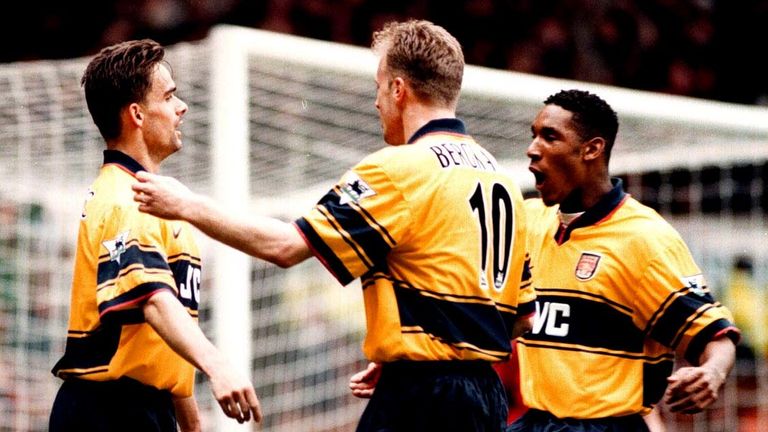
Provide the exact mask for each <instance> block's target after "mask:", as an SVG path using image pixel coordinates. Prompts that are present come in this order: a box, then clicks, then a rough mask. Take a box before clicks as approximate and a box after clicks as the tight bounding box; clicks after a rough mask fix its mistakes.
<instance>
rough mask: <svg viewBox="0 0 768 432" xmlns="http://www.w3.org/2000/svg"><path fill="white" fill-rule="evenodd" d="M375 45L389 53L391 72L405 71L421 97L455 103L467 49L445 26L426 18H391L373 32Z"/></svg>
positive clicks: (443, 102) (373, 46) (403, 75)
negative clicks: (464, 48) (464, 49)
mask: <svg viewBox="0 0 768 432" xmlns="http://www.w3.org/2000/svg"><path fill="white" fill-rule="evenodd" d="M371 48H372V49H373V51H374V52H375V53H376V54H378V55H380V56H386V64H387V68H388V70H389V72H390V73H391V74H393V75H402V77H403V78H405V79H406V80H407V81H408V82H409V84H410V85H411V87H412V88H413V89H414V91H415V92H416V95H417V96H418V97H419V98H420V99H424V100H428V101H432V102H438V103H441V104H443V105H445V106H452V105H455V103H456V101H457V100H458V98H459V91H460V90H461V80H462V78H463V76H464V53H463V52H462V50H461V45H460V44H459V42H458V41H457V40H456V38H455V37H453V36H452V35H451V34H450V33H448V31H446V30H445V29H444V28H443V27H440V26H438V25H436V24H433V23H431V22H429V21H425V20H409V21H406V22H390V23H387V24H386V25H385V26H384V28H382V29H381V30H379V31H377V32H375V33H374V34H373V43H372V44H371Z"/></svg>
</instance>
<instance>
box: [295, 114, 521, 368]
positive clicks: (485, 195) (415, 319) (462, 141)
mask: <svg viewBox="0 0 768 432" xmlns="http://www.w3.org/2000/svg"><path fill="white" fill-rule="evenodd" d="M522 202H523V200H522V195H521V193H520V190H519V188H518V186H517V184H516V183H515V182H514V181H513V180H512V178H511V177H510V176H509V175H508V174H506V173H505V172H504V170H503V169H502V168H501V167H500V166H499V164H498V162H497V161H496V159H495V158H494V157H493V156H492V155H491V154H490V153H488V152H487V151H486V150H485V149H484V148H482V147H481V146H480V145H478V144H477V143H476V142H475V141H474V140H473V139H472V138H471V137H470V136H468V135H467V134H466V133H465V131H464V125H463V123H462V122H461V121H460V120H458V119H442V120H435V121H432V122H430V123H428V124H427V125H425V126H424V127H423V128H422V129H420V130H419V131H417V133H416V134H414V136H413V137H412V138H411V140H410V141H409V144H407V145H402V146H392V147H387V148H384V149H382V150H380V151H378V152H376V153H374V154H372V155H370V156H368V157H366V158H365V159H363V160H362V161H361V162H360V163H358V164H357V165H356V166H355V167H353V168H352V169H351V170H350V171H348V172H347V173H346V174H345V175H344V176H343V177H342V179H341V180H340V182H339V183H338V184H337V185H336V186H335V187H334V188H333V189H332V190H330V191H329V192H328V193H327V194H326V195H325V196H324V197H323V198H322V199H321V200H320V201H319V202H318V204H317V205H316V206H315V207H314V208H313V209H312V210H311V211H310V212H309V213H308V214H306V215H305V216H304V217H303V218H300V219H298V220H297V221H296V225H297V227H298V228H299V230H300V232H301V233H302V235H303V236H304V237H305V239H306V240H307V242H308V244H309V245H310V247H311V248H312V249H313V251H314V253H315V255H316V256H317V257H318V258H319V259H320V261H322V262H323V263H324V264H325V266H326V267H327V268H328V269H329V270H330V271H331V272H332V273H333V274H334V275H335V277H336V278H337V279H338V280H339V281H340V282H341V283H342V284H344V285H346V284H348V283H349V282H351V281H352V280H354V279H356V278H358V277H360V278H361V282H362V287H363V297H364V301H365V310H366V322H367V335H366V338H365V341H364V345H363V351H364V353H365V355H366V357H367V358H369V359H370V360H372V361H379V362H389V361H395V360H403V359H408V360H488V361H498V360H503V359H506V358H507V357H508V355H509V352H510V350H511V347H510V336H509V332H510V331H511V325H512V323H513V322H514V320H515V319H516V317H517V316H518V315H521V314H522V315H529V314H531V313H532V312H533V296H534V292H533V289H531V288H530V274H529V271H528V265H527V260H528V257H527V254H526V237H525V236H526V218H525V213H524V212H523V207H522Z"/></svg>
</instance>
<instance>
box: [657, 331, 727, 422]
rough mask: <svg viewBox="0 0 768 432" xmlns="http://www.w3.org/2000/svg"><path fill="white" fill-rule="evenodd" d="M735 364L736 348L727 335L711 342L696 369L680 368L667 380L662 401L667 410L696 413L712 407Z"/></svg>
mask: <svg viewBox="0 0 768 432" xmlns="http://www.w3.org/2000/svg"><path fill="white" fill-rule="evenodd" d="M735 361H736V347H735V345H734V344H733V342H732V341H731V339H729V338H728V337H727V336H720V337H718V338H716V339H714V340H712V341H710V342H709V343H708V344H707V345H706V347H705V348H704V351H703V352H702V353H701V356H700V357H699V366H691V367H682V368H680V369H678V370H676V371H675V373H673V374H672V375H671V376H670V377H669V378H667V382H668V385H667V391H666V392H665V394H664V399H665V401H666V403H667V406H669V409H670V411H673V412H678V411H679V412H682V413H685V414H695V413H698V412H701V411H702V410H703V409H705V408H707V407H708V406H710V405H712V404H713V403H714V402H715V401H716V400H717V397H718V394H719V392H720V388H721V387H722V386H723V384H724V383H725V379H726V377H727V376H728V374H729V373H730V371H731V369H732V368H733V364H734V362H735Z"/></svg>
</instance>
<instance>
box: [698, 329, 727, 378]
mask: <svg viewBox="0 0 768 432" xmlns="http://www.w3.org/2000/svg"><path fill="white" fill-rule="evenodd" d="M735 362H736V347H735V345H734V344H733V341H731V339H729V338H728V337H727V336H721V337H718V338H717V339H714V340H712V341H710V342H709V343H708V344H707V345H706V346H705V347H704V351H702V353H701V355H700V356H699V366H701V367H704V368H707V369H710V370H712V371H714V372H715V375H716V376H717V377H718V378H719V379H720V383H719V384H720V385H722V383H723V382H724V381H725V378H726V377H727V376H728V374H729V373H730V372H731V369H733V365H734V363H735Z"/></svg>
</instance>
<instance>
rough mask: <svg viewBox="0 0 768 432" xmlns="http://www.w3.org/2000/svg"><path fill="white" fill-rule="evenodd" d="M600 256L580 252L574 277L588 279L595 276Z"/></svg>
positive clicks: (582, 279)
mask: <svg viewBox="0 0 768 432" xmlns="http://www.w3.org/2000/svg"><path fill="white" fill-rule="evenodd" d="M600 258H601V256H600V255H598V254H595V253H590V252H582V253H581V257H580V258H579V262H577V263H576V278H577V279H579V280H581V281H588V280H590V279H592V277H593V276H595V272H596V271H597V266H598V264H600Z"/></svg>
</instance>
